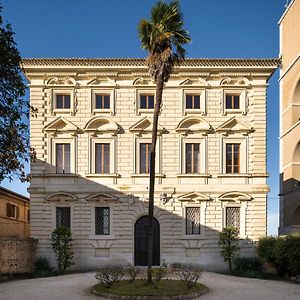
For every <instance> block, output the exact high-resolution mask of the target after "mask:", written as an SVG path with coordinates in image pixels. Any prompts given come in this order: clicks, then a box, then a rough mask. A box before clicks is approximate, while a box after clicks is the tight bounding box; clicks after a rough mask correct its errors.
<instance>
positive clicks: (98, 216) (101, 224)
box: [95, 207, 110, 235]
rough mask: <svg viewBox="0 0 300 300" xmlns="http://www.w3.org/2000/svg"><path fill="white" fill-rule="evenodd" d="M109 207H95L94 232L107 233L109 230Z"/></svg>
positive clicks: (98, 233)
mask: <svg viewBox="0 0 300 300" xmlns="http://www.w3.org/2000/svg"><path fill="white" fill-rule="evenodd" d="M109 223H110V213H109V207H95V234H96V235H109V232H110V228H109V227H110V226H109Z"/></svg>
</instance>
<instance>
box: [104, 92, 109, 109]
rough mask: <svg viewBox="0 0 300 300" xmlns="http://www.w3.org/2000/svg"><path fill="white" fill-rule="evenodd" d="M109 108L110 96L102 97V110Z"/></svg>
mask: <svg viewBox="0 0 300 300" xmlns="http://www.w3.org/2000/svg"><path fill="white" fill-rule="evenodd" d="M109 107H110V96H109V95H105V96H104V108H109Z"/></svg>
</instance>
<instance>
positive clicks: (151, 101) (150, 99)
mask: <svg viewBox="0 0 300 300" xmlns="http://www.w3.org/2000/svg"><path fill="white" fill-rule="evenodd" d="M148 108H149V109H153V108H154V96H153V95H149V96H148Z"/></svg>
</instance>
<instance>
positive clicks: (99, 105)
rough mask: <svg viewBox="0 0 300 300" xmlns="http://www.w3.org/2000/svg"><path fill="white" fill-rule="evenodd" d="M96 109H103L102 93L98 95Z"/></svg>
mask: <svg viewBox="0 0 300 300" xmlns="http://www.w3.org/2000/svg"><path fill="white" fill-rule="evenodd" d="M95 104H96V107H95V108H96V109H102V108H103V107H102V95H96V103H95Z"/></svg>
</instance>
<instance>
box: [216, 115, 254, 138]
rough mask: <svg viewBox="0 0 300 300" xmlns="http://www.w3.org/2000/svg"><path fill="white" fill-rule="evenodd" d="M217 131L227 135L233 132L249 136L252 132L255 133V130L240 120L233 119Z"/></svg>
mask: <svg viewBox="0 0 300 300" xmlns="http://www.w3.org/2000/svg"><path fill="white" fill-rule="evenodd" d="M216 131H217V132H221V133H225V134H229V133H233V132H240V133H245V134H249V133H250V132H251V131H253V128H252V127H251V126H250V125H248V124H246V123H245V122H243V121H241V120H239V119H238V118H236V117H232V118H231V119H229V120H228V121H226V122H224V123H223V124H221V125H220V126H219V127H218V128H217V130H216Z"/></svg>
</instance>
